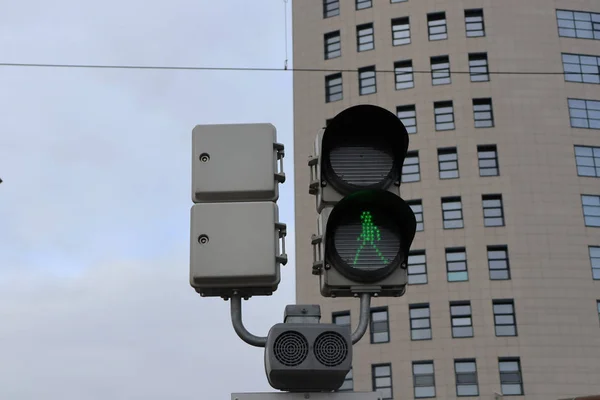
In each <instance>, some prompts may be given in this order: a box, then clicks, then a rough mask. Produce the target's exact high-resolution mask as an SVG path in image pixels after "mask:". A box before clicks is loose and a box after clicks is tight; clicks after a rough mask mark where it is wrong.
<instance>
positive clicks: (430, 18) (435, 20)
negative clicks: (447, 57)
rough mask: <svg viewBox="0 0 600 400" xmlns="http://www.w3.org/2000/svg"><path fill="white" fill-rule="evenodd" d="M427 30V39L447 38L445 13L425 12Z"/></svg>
mask: <svg viewBox="0 0 600 400" xmlns="http://www.w3.org/2000/svg"><path fill="white" fill-rule="evenodd" d="M427 30H428V31H429V40H443V39H448V29H447V26H446V13H445V12H439V13H432V14H427Z"/></svg>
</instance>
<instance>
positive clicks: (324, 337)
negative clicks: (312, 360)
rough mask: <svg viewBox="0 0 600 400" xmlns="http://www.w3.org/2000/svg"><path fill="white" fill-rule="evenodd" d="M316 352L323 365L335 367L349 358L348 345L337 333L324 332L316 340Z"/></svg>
mask: <svg viewBox="0 0 600 400" xmlns="http://www.w3.org/2000/svg"><path fill="white" fill-rule="evenodd" d="M314 352H315V357H316V359H317V361H319V362H320V363H321V364H323V365H325V366H326V367H335V366H338V365H340V364H341V363H342V362H344V360H345V359H346V357H348V344H347V343H346V341H345V340H344V337H343V336H342V335H340V334H339V333H337V332H323V333H321V334H320V335H319V336H317V340H315V346H314Z"/></svg>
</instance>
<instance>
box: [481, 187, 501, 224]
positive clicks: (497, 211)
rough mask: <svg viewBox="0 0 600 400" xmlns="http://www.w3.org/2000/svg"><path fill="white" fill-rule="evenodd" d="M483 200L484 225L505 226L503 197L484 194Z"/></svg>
mask: <svg viewBox="0 0 600 400" xmlns="http://www.w3.org/2000/svg"><path fill="white" fill-rule="evenodd" d="M481 200H482V202H483V225H484V226H504V211H503V209H502V195H500V194H484V195H483V196H481Z"/></svg>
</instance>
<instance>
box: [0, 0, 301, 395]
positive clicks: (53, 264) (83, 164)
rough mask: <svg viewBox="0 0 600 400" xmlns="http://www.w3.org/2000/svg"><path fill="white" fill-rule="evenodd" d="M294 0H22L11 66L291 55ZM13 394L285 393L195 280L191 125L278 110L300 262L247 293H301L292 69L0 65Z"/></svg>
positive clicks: (0, 202) (243, 63) (7, 58)
mask: <svg viewBox="0 0 600 400" xmlns="http://www.w3.org/2000/svg"><path fill="white" fill-rule="evenodd" d="M285 16H286V14H285V8H284V1H283V0H255V1H252V2H248V1H247V0H227V1H209V0H193V1H192V0H189V1H188V0H169V1H166V0H127V1H122V0H121V1H117V0H104V1H101V2H89V1H81V0H53V1H51V2H49V1H46V0H19V1H5V2H2V5H1V7H0V63H54V64H65V63H66V64H103V65H107V64H118V65H157V66H173V65H175V66H177V65H179V66H204V67H207V66H208V67H212V66H215V67H217V66H218V67H223V66H225V67H274V68H281V67H283V65H284V60H285V57H286V51H285V35H286V34H287V35H288V38H289V39H290V43H289V46H290V47H289V50H288V52H289V55H290V61H289V62H290V66H291V62H292V60H291V4H288V5H287V19H288V30H287V32H286V28H285V25H284V21H285ZM0 88H1V89H0V178H2V180H3V181H4V182H3V183H2V184H0V398H2V399H11V400H33V399H35V400H39V399H43V400H58V399H60V400H87V399H90V400H95V399H102V400H105V399H107V398H110V399H144V400H153V399H157V400H158V399H161V400H162V399H167V398H168V399H211V400H221V399H223V400H224V399H229V398H230V394H231V393H232V392H260V391H273V389H271V388H270V386H269V385H268V382H267V380H266V377H265V373H264V364H263V352H264V350H263V349H260V348H254V347H251V346H249V345H247V344H245V343H244V342H242V341H241V340H240V339H239V338H238V337H237V336H236V334H235V333H234V331H233V328H232V327H231V323H230V316H229V304H228V303H227V302H225V301H223V300H222V299H219V298H200V297H199V296H198V295H197V294H196V292H195V291H194V290H193V289H192V288H191V287H190V286H189V280H188V274H189V229H190V226H189V224H190V222H189V211H190V207H191V205H192V202H191V193H190V185H191V171H190V159H191V132H192V129H193V127H194V126H195V125H197V124H221V123H223V124H225V123H253V122H267V123H272V124H273V125H275V126H276V128H277V131H278V140H279V141H280V142H282V143H284V145H285V146H286V158H285V170H286V172H287V178H288V179H287V181H286V183H285V184H284V185H283V186H282V187H281V195H280V200H279V207H280V220H281V221H282V222H285V223H287V224H288V230H289V233H288V237H287V251H288V255H289V258H290V263H288V265H287V266H284V267H282V283H281V284H280V287H279V290H278V291H277V292H276V293H275V294H274V295H273V296H270V297H257V298H252V299H250V301H248V302H244V304H243V307H244V321H245V324H246V326H247V328H248V329H249V330H250V331H251V332H252V333H254V334H256V335H260V336H265V335H266V334H267V332H268V329H269V328H270V327H271V326H272V325H273V324H276V323H279V322H282V318H283V311H284V308H285V305H286V304H292V303H293V302H294V272H293V269H294V268H295V266H294V234H293V172H292V166H293V151H292V150H293V149H292V74H291V73H290V72H223V71H219V72H211V71H165V70H162V71H153V70H107V69H57V68H28V67H7V66H0Z"/></svg>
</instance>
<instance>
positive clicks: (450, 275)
mask: <svg viewBox="0 0 600 400" xmlns="http://www.w3.org/2000/svg"><path fill="white" fill-rule="evenodd" d="M445 257H446V261H445V262H446V279H447V281H448V282H464V281H468V280H469V270H468V266H467V250H466V248H465V247H451V248H446V249H445ZM487 264H488V271H489V276H490V280H509V279H510V263H509V259H508V246H506V245H490V246H487ZM407 273H408V284H409V285H425V284H427V283H428V282H429V279H428V275H427V253H426V251H425V250H412V251H411V252H410V253H409V255H408V271H407Z"/></svg>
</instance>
